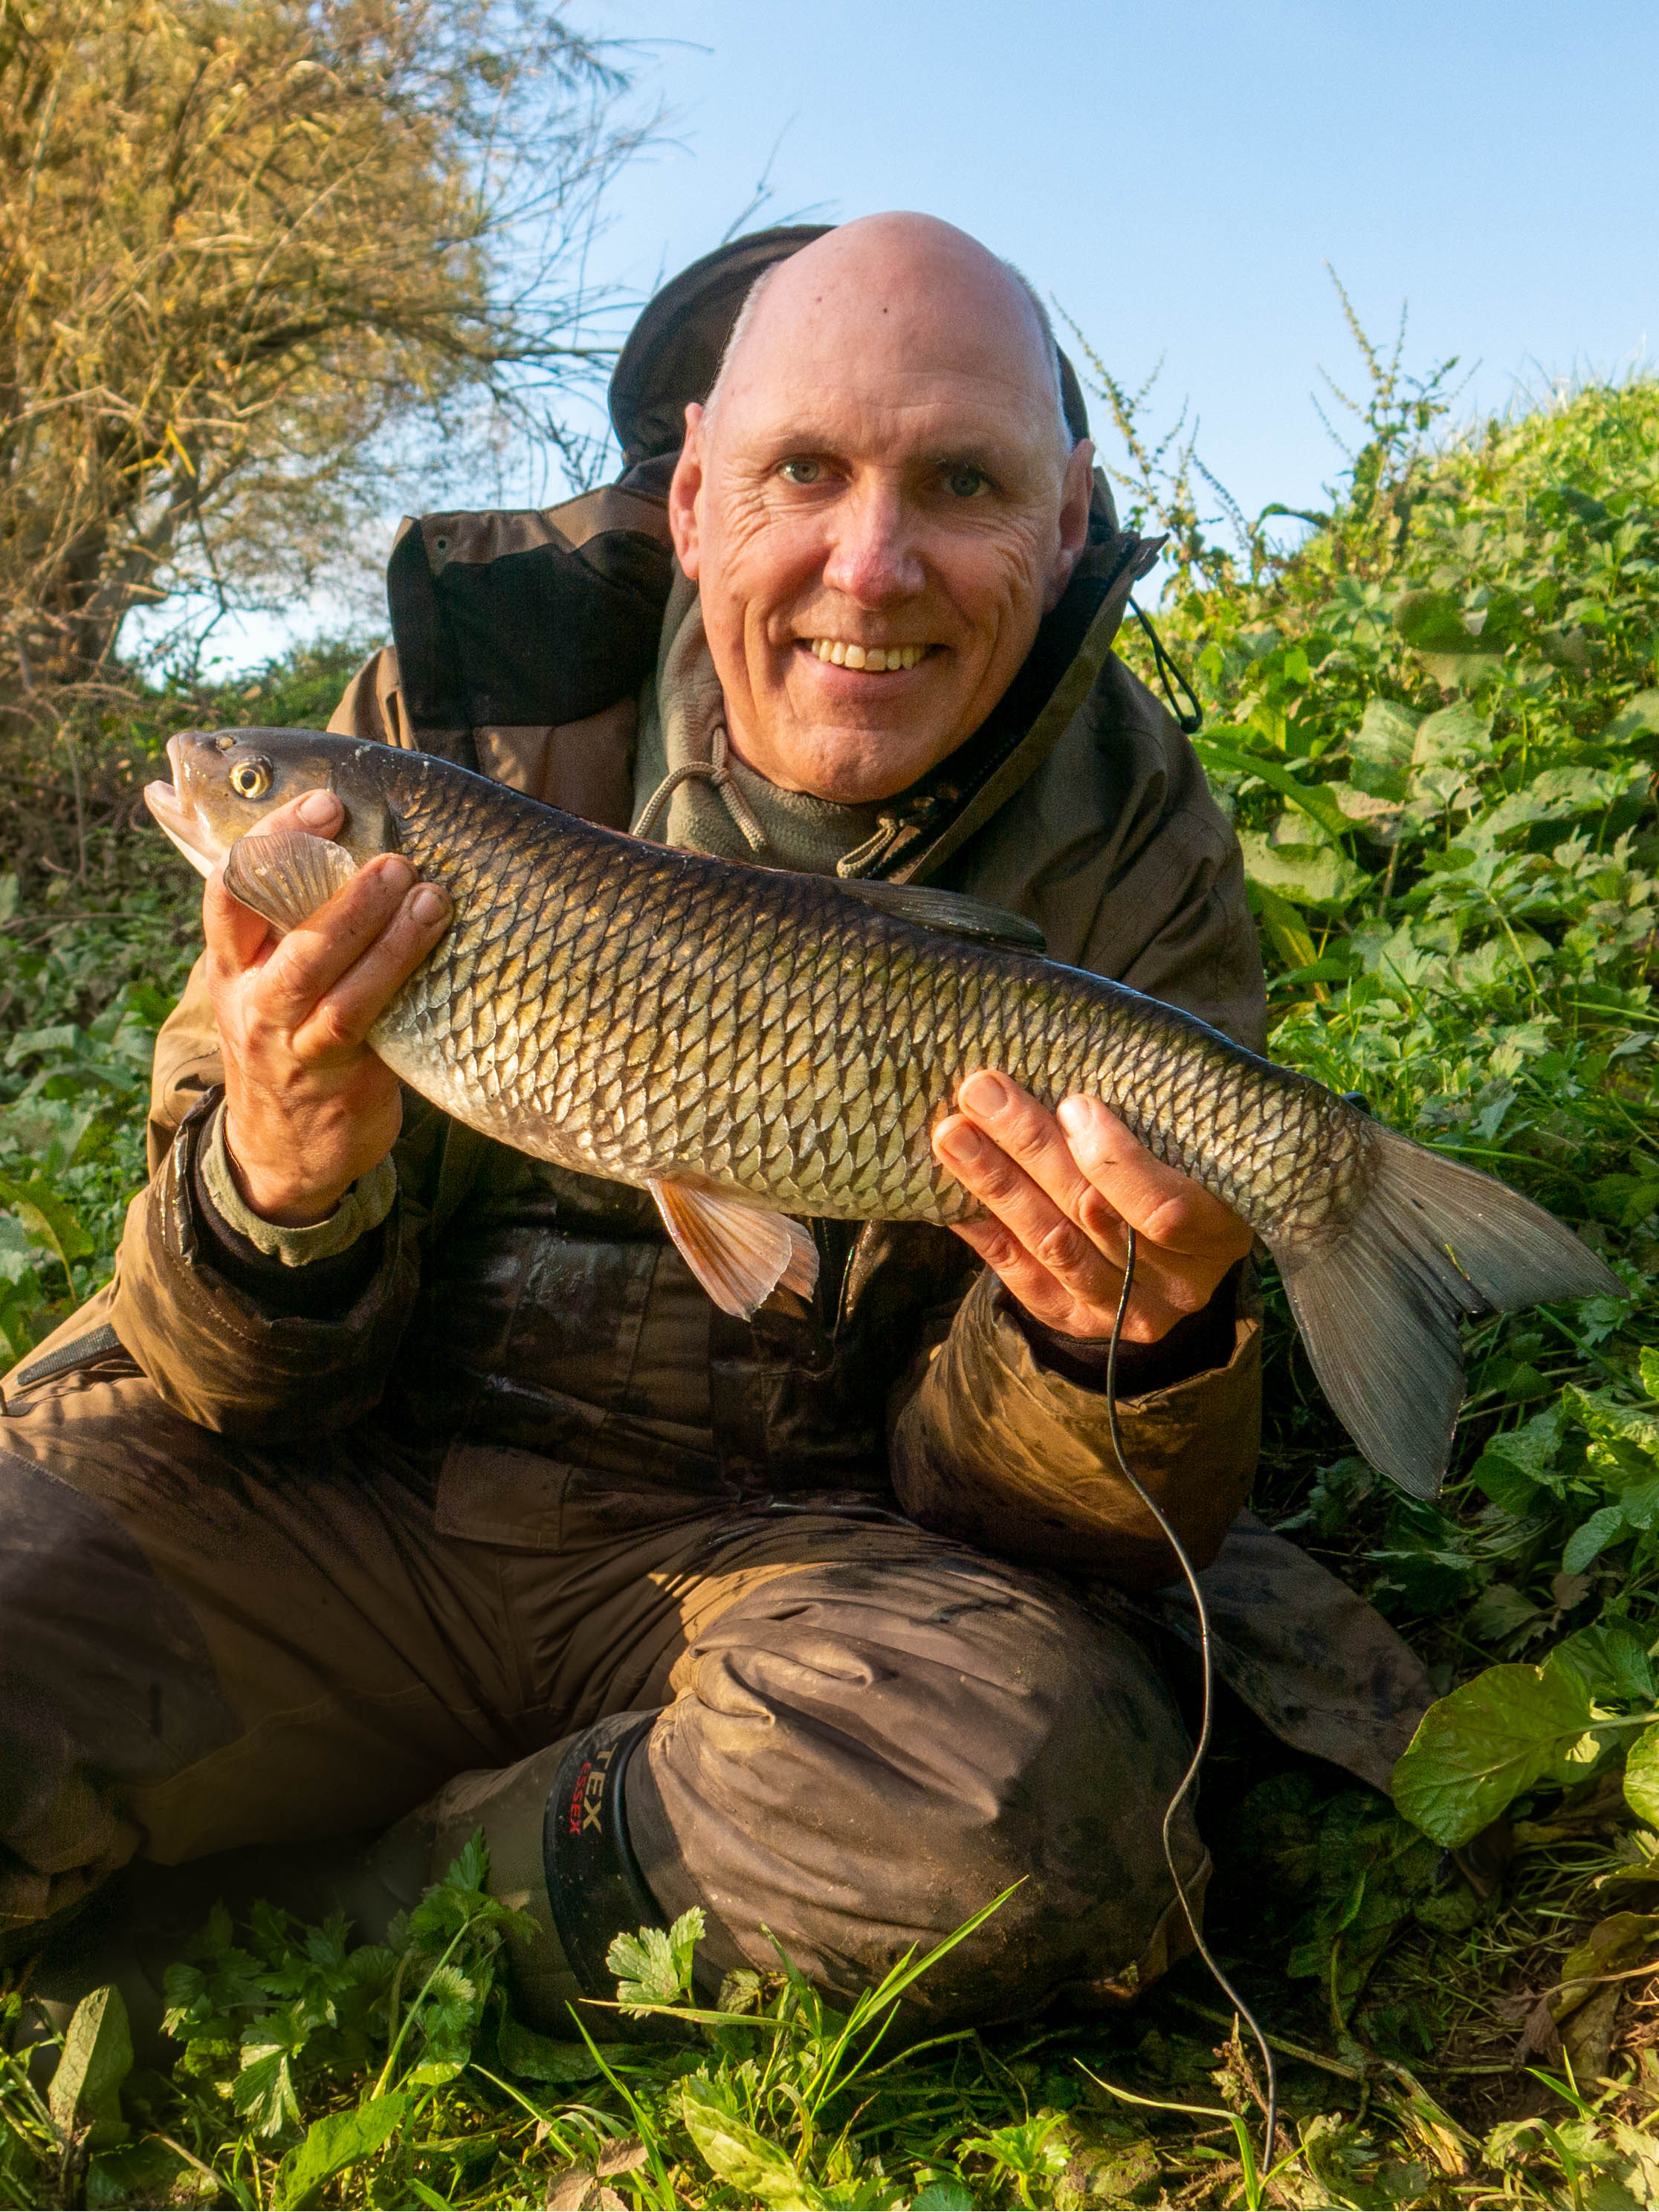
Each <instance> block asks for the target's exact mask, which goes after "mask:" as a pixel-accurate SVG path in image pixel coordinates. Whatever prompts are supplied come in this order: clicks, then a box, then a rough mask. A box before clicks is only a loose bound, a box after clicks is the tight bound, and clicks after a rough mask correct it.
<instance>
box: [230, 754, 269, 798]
mask: <svg viewBox="0 0 1659 2212" xmlns="http://www.w3.org/2000/svg"><path fill="white" fill-rule="evenodd" d="M230 787H231V789H232V790H233V791H234V793H236V795H237V797H238V798H239V799H263V798H264V795H265V793H266V792H268V791H269V790H270V762H269V761H268V760H245V761H238V762H237V763H236V765H235V767H234V769H232V770H231V771H230Z"/></svg>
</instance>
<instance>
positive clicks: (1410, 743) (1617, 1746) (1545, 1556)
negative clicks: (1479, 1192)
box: [1120, 325, 1659, 1843]
mask: <svg viewBox="0 0 1659 2212" xmlns="http://www.w3.org/2000/svg"><path fill="white" fill-rule="evenodd" d="M1355 334H1356V336H1357V337H1359V338H1360V339H1361V343H1362V345H1364V344H1366V342H1365V341H1364V336H1363V333H1361V332H1359V331H1358V327H1357V325H1356V326H1355ZM1366 358H1367V362H1368V364H1369V366H1370V370H1371V372H1372V394H1371V398H1370V402H1369V403H1368V404H1366V405H1364V406H1362V407H1357V408H1356V409H1355V410H1354V411H1355V413H1356V414H1357V415H1358V416H1359V418H1360V421H1361V424H1362V435H1363V440H1364V442H1363V443H1362V445H1361V447H1360V448H1359V451H1358V453H1356V454H1355V455H1354V456H1353V457H1352V469H1351V471H1350V475H1349V478H1348V483H1347V485H1346V488H1345V490H1344V494H1343V496H1342V498H1341V499H1340V501H1335V502H1334V504H1333V507H1332V509H1331V511H1330V512H1329V513H1323V514H1318V515H1310V516H1308V517H1306V518H1305V520H1308V521H1309V522H1310V524H1311V525H1312V526H1313V527H1312V532H1311V534H1310V536H1309V537H1308V538H1307V539H1306V540H1305V542H1304V544H1301V545H1300V546H1298V547H1297V548H1296V549H1295V550H1291V551H1290V552H1288V553H1285V552H1279V551H1276V550H1274V548H1273V544H1271V542H1270V541H1269V540H1268V539H1267V537H1266V536H1265V534H1264V525H1263V523H1262V522H1261V521H1259V522H1258V523H1256V524H1255V525H1254V526H1251V525H1249V524H1245V523H1244V522H1243V518H1240V517H1237V515H1236V514H1235V516H1234V518H1233V519H1234V521H1235V524H1236V527H1237V535H1238V538H1239V550H1237V552H1235V553H1228V552H1225V551H1218V550H1217V548H1216V547H1215V546H1214V545H1213V544H1211V543H1209V541H1208V540H1207V539H1206V538H1205V537H1204V535H1203V532H1202V530H1201V528H1200V526H1198V524H1197V521H1196V511H1195V509H1194V508H1193V507H1192V506H1191V503H1190V501H1188V505H1187V507H1179V503H1178V502H1177V509H1178V511H1176V512H1173V513H1172V514H1171V520H1173V521H1174V522H1175V524H1176V532H1177V551H1178V556H1179V558H1178V561H1177V572H1176V577H1175V579H1174V581H1173V583H1172V585H1171V587H1170V591H1169V592H1168V593H1167V594H1166V599H1165V615H1164V619H1165V623H1166V626H1167V629H1166V634H1167V635H1168V636H1169V638H1170V643H1171V645H1172V647H1174V649H1175V651H1176V655H1177V658H1178V659H1182V660H1183V661H1184V662H1185V664H1186V665H1188V667H1189V668H1190V669H1191V670H1192V671H1193V672H1194V681H1195V683H1196V684H1197V686H1198V688H1199V690H1200V694H1201V696H1202V701H1203V704H1204V707H1205V709H1206V728H1205V730H1204V732H1202V733H1201V734H1200V736H1199V737H1198V738H1197V739H1196V740H1195V743H1196V746H1197V750H1198V752H1199V755H1200V759H1201V760H1202V761H1203V763H1204V765H1205V768H1206V772H1207V774H1208V775H1209V778H1210V781H1211V783H1212V787H1213V788H1214V789H1215V790H1216V791H1217V793H1218V795H1219V796H1221V798H1222V799H1223V802H1224V804H1225V805H1227V806H1228V807H1229V808H1230V810H1231V812H1232V814H1233V817H1234V821H1235V823H1236V826H1237V829H1238V832H1239V836H1240V841H1241V843H1242V845H1243V851H1244V859H1245V867H1246V872H1247V876H1248V878H1249V893H1250V898H1251V902H1252V904H1253V906H1254V907H1255V911H1256V914H1257V916H1258V919H1259V921H1260V922H1261V931H1262V939H1263V945H1264V951H1266V953H1267V957H1268V964H1269V969H1270V981H1269V987H1270V993H1271V1003H1272V1006H1273V1035H1272V1045H1271V1050H1272V1052H1273V1056H1274V1057H1275V1058H1276V1059H1279V1060H1285V1061H1287V1062H1289V1063H1291V1064H1292V1065H1294V1066H1300V1067H1303V1068H1304V1069H1306V1070H1307V1071H1308V1072H1309V1073H1310V1074H1313V1075H1316V1076H1317V1077H1318V1078H1319V1079H1321V1080H1322V1081H1323V1082H1326V1083H1328V1084H1329V1085H1332V1086H1333V1087H1334V1089H1337V1090H1339V1091H1358V1092H1360V1093H1362V1094H1363V1095H1364V1097H1365V1098H1366V1100H1367V1102H1368V1103H1370V1106H1371V1108H1372V1109H1373V1110H1374V1111H1375V1112H1376V1113H1377V1114H1379V1115H1381V1116H1383V1118H1384V1119H1385V1120H1387V1121H1389V1122H1390V1123H1392V1124H1393V1125H1394V1126H1395V1127H1398V1128H1402V1129H1405V1130H1407V1131H1409V1132H1411V1133H1413V1134H1414V1135H1416V1136H1417V1137H1419V1139H1422V1140H1423V1141H1425V1142H1426V1143H1430V1144H1433V1145H1436V1146H1440V1147H1443V1149H1445V1150H1447V1151H1449V1152H1453V1153H1454V1154H1455V1155H1456V1156H1457V1157H1459V1158H1467V1159H1469V1160H1470V1161H1472V1162H1473V1163H1474V1164H1476V1165H1479V1166H1480V1167H1483V1168H1486V1169H1488V1170H1491V1171H1492V1172H1494V1173H1496V1174H1498V1175H1500V1176H1504V1178H1506V1179H1507V1180H1509V1181H1510V1182H1514V1183H1515V1184H1516V1185H1517V1186H1518V1187H1520V1188H1523V1189H1525V1190H1527V1191H1528V1193H1529V1194H1531V1195H1532V1196H1534V1197H1535V1198H1537V1199H1539V1200H1541V1202H1542V1203H1544V1204H1545V1205H1547V1206H1550V1207H1551V1208H1552V1210H1553V1211H1554V1212H1557V1213H1558V1214H1559V1215H1560V1216H1562V1217H1563V1218H1565V1219H1567V1220H1569V1221H1571V1222H1572V1223H1573V1224H1574V1225H1575V1226H1577V1227H1578V1229H1579V1231H1580V1233H1581V1234H1582V1235H1583V1236H1584V1237H1586V1239H1587V1240H1588V1241H1589V1242H1590V1243H1593V1244H1594V1245H1595V1246H1596V1248H1597V1249H1600V1250H1601V1251H1602V1252H1603V1253H1604V1254H1605V1255H1606V1256H1607V1258H1608V1260H1609V1261H1610V1262H1611V1263H1612V1265H1613V1268H1614V1270H1615V1272H1616V1273H1619V1274H1620V1276H1621V1278H1622V1279H1624V1280H1625V1281H1626V1284H1628V1285H1629V1286H1630V1290H1631V1292H1632V1297H1631V1298H1630V1300H1629V1301H1627V1302H1626V1301H1621V1300H1616V1299H1611V1298H1608V1299H1601V1300H1594V1301H1589V1302H1586V1303H1584V1304H1579V1305H1577V1306H1565V1307H1561V1308H1546V1309H1541V1310H1537V1311H1534V1312H1530V1313H1525V1314H1519V1315H1506V1316H1494V1317H1493V1318H1492V1320H1491V1321H1489V1322H1486V1323H1485V1324H1483V1325H1482V1326H1480V1328H1477V1329H1475V1330H1474V1331H1473V1332H1472V1334H1471V1340H1470V1344H1469V1362H1468V1364H1469V1372H1470V1394H1469V1399H1468V1404H1467V1407H1466V1410H1465V1416H1464V1421H1463V1426H1462V1437H1461V1443H1460V1453H1459V1458H1458V1460H1457V1462H1456V1463H1455V1468H1454V1474H1453V1479H1452V1480H1451V1481H1450V1482H1449V1485H1448V1488H1447V1492H1446V1495H1445V1497H1444V1498H1443V1500H1442V1501H1440V1503H1439V1504H1434V1505H1424V1504H1415V1503H1413V1502H1412V1501H1409V1500H1407V1499H1404V1498H1397V1497H1395V1496H1393V1495H1392V1494H1391V1493H1388V1492H1386V1491H1385V1488H1384V1486H1383V1485H1381V1484H1380V1483H1378V1482H1377V1481H1376V1478H1375V1477H1374V1476H1372V1475H1371V1474H1370V1471H1369V1470H1368V1469H1366V1468H1364V1466H1363V1464H1362V1463H1361V1462H1357V1461H1355V1460H1353V1459H1352V1457H1348V1456H1345V1455H1344V1449H1343V1442H1342V1440H1341V1439H1340V1437H1339V1436H1338V1435H1337V1434H1336V1432H1335V1431H1334V1430H1333V1429H1332V1427H1331V1425H1330V1424H1329V1420H1328V1415H1327V1414H1326V1413H1325V1410H1324V1408H1323V1407H1322V1404H1321V1403H1320V1402H1319V1400H1318V1397H1317V1394H1316V1392H1315V1391H1314V1390H1312V1389H1311V1388H1310V1379H1309V1377H1308V1376H1307V1374H1306V1370H1305V1369H1304V1366H1303V1365H1302V1363H1301V1360H1300V1357H1299V1355H1298V1353H1297V1350H1296V1347H1295V1345H1294V1340H1293V1338H1292V1336H1291V1332H1290V1331H1289V1330H1288V1329H1287V1328H1284V1327H1283V1326H1282V1324H1281V1326H1280V1328H1279V1331H1278V1334H1277V1340H1276V1344H1275V1347H1274V1351H1273V1362H1272V1365H1271V1368H1270V1375H1269V1383H1268V1437H1269V1442H1268V1455H1267V1462H1266V1480H1267V1488H1268V1492H1269V1495H1274V1494H1277V1495H1280V1496H1283V1497H1285V1498H1286V1501H1287V1502H1288V1503H1289V1504H1291V1506H1293V1507H1294V1508H1296V1509H1297V1510H1294V1511H1293V1512H1292V1513H1291V1516H1290V1518H1289V1520H1288V1521H1285V1522H1281V1525H1286V1526H1290V1527H1293V1528H1297V1527H1299V1528H1304V1529H1307V1530H1310V1531H1311V1533H1312V1534H1314V1535H1315V1537H1316V1539H1320V1540H1323V1541H1328V1542H1331V1543H1334V1544H1338V1545H1340V1546H1342V1547H1345V1548H1346V1549H1347V1550H1348V1552H1349V1554H1350V1559H1351V1564H1352V1568H1353V1569H1354V1570H1355V1571H1357V1572H1358V1575H1359V1576H1360V1577H1362V1578H1364V1579H1366V1580H1367V1581H1368V1582H1369V1583H1370V1588H1371V1591H1372V1594H1373V1595H1374V1596H1375V1597H1376V1600H1377V1601H1378V1602H1379V1603H1380V1604H1382V1605H1383V1607H1385V1609H1386V1610H1388V1611H1389V1612H1390V1613H1392V1614H1393V1615H1394V1616H1395V1618H1397V1619H1399V1620H1401V1622H1402V1625H1404V1626H1407V1628H1408V1630H1409V1631H1410V1632H1412V1633H1413V1636H1414V1637H1415V1638H1417V1639H1418V1640H1419V1643H1420V1644H1421V1645H1422V1647H1423V1648H1424V1649H1425V1652H1426V1653H1427V1654H1428V1656H1430V1657H1431V1658H1437V1660H1438V1661H1439V1663H1440V1665H1441V1668H1442V1669H1443V1675H1442V1679H1443V1680H1446V1681H1447V1682H1448V1683H1449V1682H1450V1681H1451V1680H1453V1679H1455V1675H1456V1674H1461V1673H1462V1672H1464V1671H1466V1670H1467V1668H1468V1661H1469V1657H1470V1653H1471V1647H1472V1646H1473V1647H1474V1649H1475V1650H1480V1648H1482V1647H1484V1649H1485V1650H1486V1651H1487V1652H1489V1653H1490V1654H1491V1655H1492V1656H1493V1657H1495V1658H1498V1659H1499V1660H1500V1661H1501V1662H1508V1663H1500V1664H1499V1665H1498V1666H1497V1667H1495V1668H1491V1669H1490V1670H1489V1671H1488V1672H1487V1673H1486V1674H1483V1675H1480V1677H1478V1678H1477V1680H1475V1681H1474V1682H1472V1683H1467V1684H1465V1685H1464V1686H1463V1687H1462V1689H1459V1690H1457V1691H1455V1692H1453V1694H1452V1695H1451V1696H1450V1697H1449V1698H1448V1699H1445V1700H1444V1701H1443V1703H1442V1705H1438V1706H1437V1707H1436V1708H1435V1710H1434V1711H1433V1712H1432V1713H1431V1715H1430V1716H1429V1717H1428V1719H1427V1720H1426V1721H1425V1723H1424V1727H1423V1729H1422V1731H1421V1732H1420V1733H1419V1738H1418V1740H1417V1741H1416V1743H1415V1744H1414V1745H1413V1748H1412V1751H1411V1753H1410V1754H1408V1757H1407V1760H1406V1761H1405V1762H1404V1763H1402V1765H1401V1772H1400V1778H1399V1783H1398V1791H1397V1795H1398V1802H1399V1805H1400V1808H1401V1811H1402V1812H1404V1813H1405V1814H1407V1816H1408V1817H1409V1818H1410V1819H1411V1820H1413V1821H1415V1822H1416V1823H1417V1824H1418V1825H1419V1826H1420V1827H1421V1828H1422V1829H1423V1830H1424V1831H1425V1832H1426V1833H1427V1834H1429V1835H1431V1836H1432V1837H1434V1838H1437V1840H1439V1841H1441V1842H1443V1843H1446V1842H1462V1841H1463V1840H1466V1839H1467V1838H1468V1837H1469V1836H1471V1835H1473V1834H1474V1833H1475V1832H1478V1831H1479V1829H1480V1827H1481V1826H1485V1825H1486V1821H1487V1820H1491V1819H1492V1817H1494V1816H1495V1814H1498V1812H1501V1811H1502V1810H1504V1808H1506V1807H1507V1806H1509V1805H1510V1804H1511V1803H1513V1802H1516V1800H1517V1799H1518V1798H1520V1797H1521V1796H1523V1795H1524V1794H1525V1793H1528V1792H1530V1791H1535V1790H1541V1789H1546V1788H1550V1789H1558V1788H1561V1787H1565V1786H1568V1785H1571V1784H1574V1783H1577V1782H1581V1781H1583V1780H1585V1779H1587V1778H1595V1776H1597V1775H1598V1774H1599V1772H1600V1771H1601V1769H1602V1768H1603V1767H1604V1766H1608V1765H1613V1764H1614V1763H1615V1762H1616V1761H1617V1760H1618V1759H1620V1758H1625V1757H1626V1755H1628V1758H1627V1772H1628V1774H1629V1777H1630V1781H1629V1796H1630V1802H1631V1803H1632V1807H1633V1808H1635V1809H1636V1811H1637V1812H1638V1813H1639V1814H1641V1815H1642V1817H1643V1818H1644V1819H1653V1820H1655V1821H1656V1823H1659V1788H1656V1782H1659V1741H1656V1740H1655V1739H1653V1738H1650V1735H1648V1734H1647V1731H1648V1729H1650V1727H1651V1725H1652V1724H1653V1722H1654V1719H1655V1708H1656V1699H1655V1696H1654V1684H1653V1680H1652V1678H1651V1674H1650V1651H1651V1650H1655V1649H1659V1644H1656V1628H1659V1624H1656V1623H1654V1622H1653V1621H1652V1620H1651V1601H1650V1593H1651V1591H1652V1589H1653V1588H1654V1586H1655V1584H1656V1583H1659V1536H1656V1529H1659V1457H1656V1453H1659V1404H1656V1402H1655V1399H1656V1390H1659V1363H1656V1359H1655V1355H1654V1353H1653V1352H1652V1351H1651V1350H1648V1349H1646V1348H1645V1347H1648V1346H1651V1345H1653V1344H1654V1343H1655V1342H1659V1301H1656V1299H1655V1297H1654V1296H1653V1294H1652V1292H1651V1291H1650V1284H1651V1283H1652V1282H1653V1280H1654V1279H1655V1276H1656V1273H1659V1217H1656V1208H1659V1141H1656V1132H1659V1115H1656V1106H1659V1098H1656V1092H1655V1082H1656V1075H1659V1060H1656V1047H1659V1009H1656V1007H1655V1005H1654V1001H1653V994H1652V987H1651V981H1650V975H1651V969H1652V963H1653V957H1654V949H1655V945H1656V937H1659V823H1656V817H1655V811H1654V803H1653V794H1654V769H1655V764H1656V763H1659V669H1656V663H1655V647H1656V644H1659V386H1655V385H1654V384H1652V383H1635V384H1632V385H1629V386H1625V387H1622V388H1598V389H1594V390H1590V391H1586V392H1581V393H1579V394H1577V395H1576V396H1572V397H1570V398H1565V399H1564V400H1560V401H1558V402H1553V403H1552V404H1547V405H1545V406H1543V407H1541V408H1539V409H1536V410H1534V411H1532V412H1530V413H1528V414H1527V415H1525V416H1521V417H1520V418H1518V419H1516V420H1513V421H1509V422H1493V423H1491V424H1488V425H1486V426H1485V427H1484V428H1482V429H1481V430H1480V432H1479V433H1478V434H1475V435H1469V436H1468V437H1465V438H1462V439H1453V440H1451V441H1449V442H1443V443H1442V444H1440V445H1439V446H1437V447H1429V446H1428V445H1427V444H1425V433H1426V432H1427V430H1428V428H1429V427H1430V424H1431V422H1433V421H1434V420H1435V418H1436V416H1437V415H1438V414H1441V413H1443V411H1444V404H1445V403H1444V400H1443V392H1444V389H1445V383H1446V372H1445V371H1442V372H1438V373H1437V375H1436V376H1434V377H1431V378H1430V379H1428V380H1425V381H1423V382H1420V383H1418V384H1415V385H1413V384H1412V383H1411V382H1410V380H1407V379H1406V378H1405V377H1403V375H1402V374H1401V372H1400V368H1399V357H1398V355H1397V353H1396V355H1395V358H1394V360H1393V361H1392V362H1389V361H1385V360H1383V358H1381V357H1380V356H1378V355H1377V354H1376V351H1375V349H1370V348H1369V346H1368V345H1367V346H1366ZM1447 366H1448V369H1449V366H1450V365H1449V364H1448V365H1447ZM1120 396H1121V395H1120ZM1159 461H1160V456H1159V455H1158V454H1156V453H1155V454H1152V455H1148V454H1147V453H1146V448H1145V447H1144V446H1143V447H1142V448H1141V451H1140V454H1139V457H1137V465H1138V466H1139V477H1138V480H1137V482H1136V483H1134V484H1133V485H1132V487H1131V489H1132V490H1133V491H1135V492H1136V493H1137V495H1139V499H1140V502H1141V511H1142V512H1143V513H1145V514H1146V515H1147V517H1148V519H1155V518H1156V516H1157V514H1158V504H1159V500H1160V497H1166V496H1167V495H1168V493H1169V489H1170V483H1172V482H1173V481H1174V477H1172V476H1171V473H1170V466H1169V465H1168V464H1167V462H1164V463H1162V465H1163V466H1164V478H1163V481H1162V483H1160V482H1158V481H1157V480H1156V468H1155V466H1154V464H1157V463H1159ZM1176 473H1177V474H1178V473H1179V472H1178V471H1176ZM1182 483H1183V484H1184V485H1185V486H1187V487H1188V489H1189V488H1190V483H1191V477H1190V476H1188V477H1183V478H1182ZM1279 513H1280V514H1281V515H1282V513H1284V510H1282V509H1281V510H1279ZM1143 672H1145V673H1146V674H1147V675H1148V677H1149V678H1152V677H1153V675H1154V671H1153V670H1152V667H1151V665H1150V663H1149V664H1148V665H1147V667H1146V670H1145V671H1143ZM1269 1295H1270V1311H1271V1310H1272V1304H1271V1301H1272V1295H1273V1294H1272V1291H1271V1287H1270V1293H1269ZM1309 1475H1311V1476H1312V1477H1313V1480H1312V1481H1311V1484H1310V1483H1309V1481H1308V1479H1307V1478H1308V1476H1309ZM1552 1642H1553V1643H1554V1644H1555V1646H1556V1648H1555V1649H1554V1650H1549V1646H1550V1644H1551V1643H1552ZM1546 1651H1547V1652H1548V1656H1547V1658H1546V1659H1545V1660H1544V1663H1543V1664H1542V1665H1539V1664H1537V1663H1528V1662H1537V1661H1538V1660H1539V1659H1540V1658H1541V1656H1542V1654H1543V1653H1544V1652H1546Z"/></svg>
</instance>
